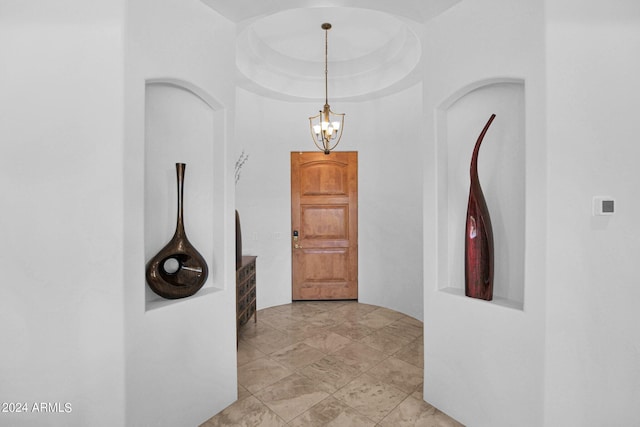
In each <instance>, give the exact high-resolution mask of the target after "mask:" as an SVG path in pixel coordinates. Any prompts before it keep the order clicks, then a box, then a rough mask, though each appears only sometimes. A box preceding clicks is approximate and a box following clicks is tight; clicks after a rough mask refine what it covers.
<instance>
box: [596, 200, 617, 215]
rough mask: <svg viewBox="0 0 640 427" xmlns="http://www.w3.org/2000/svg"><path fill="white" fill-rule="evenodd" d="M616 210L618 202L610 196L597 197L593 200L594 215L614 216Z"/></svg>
mask: <svg viewBox="0 0 640 427" xmlns="http://www.w3.org/2000/svg"><path fill="white" fill-rule="evenodd" d="M615 210H616V200H615V199H614V198H613V197H610V196H595V197H594V198H593V215H595V216H599V215H613V214H614V213H615Z"/></svg>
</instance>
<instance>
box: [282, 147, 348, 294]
mask: <svg viewBox="0 0 640 427" xmlns="http://www.w3.org/2000/svg"><path fill="white" fill-rule="evenodd" d="M357 154H358V153H356V152H338V153H336V152H333V153H331V154H329V155H325V154H324V153H322V152H306V153H299V152H296V153H291V225H292V245H291V250H292V281H293V283H292V296H293V300H305V299H306V300H309V299H312V300H313V299H357V298H358V188H357V187H358V180H357V174H358V156H357Z"/></svg>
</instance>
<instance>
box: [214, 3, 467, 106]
mask: <svg viewBox="0 0 640 427" xmlns="http://www.w3.org/2000/svg"><path fill="white" fill-rule="evenodd" d="M202 1H203V2H204V3H205V4H207V5H208V6H209V7H211V8H212V9H214V10H216V11H217V12H218V13H220V14H222V15H223V16H225V17H227V18H228V19H230V20H231V21H233V22H235V23H237V24H238V32H237V40H236V52H237V53H236V64H237V67H238V71H239V76H240V77H239V82H238V83H239V85H240V86H241V87H244V88H246V89H248V90H251V91H253V92H256V93H259V94H261V95H264V96H269V97H275V98H281V99H288V100H323V99H324V37H325V33H324V30H322V29H321V27H320V26H321V24H322V23H324V22H329V23H331V24H332V26H333V28H332V29H331V30H329V33H328V36H329V50H328V51H329V54H328V57H329V67H328V68H329V99H330V100H335V99H342V100H357V99H360V98H362V97H365V96H366V97H367V98H371V97H372V96H376V95H383V94H387V93H392V92H395V91H397V90H400V89H402V88H404V87H408V86H409V85H412V84H414V83H415V82H417V81H419V73H418V70H419V64H420V56H421V51H422V49H421V46H420V29H421V28H422V24H424V23H425V22H426V21H427V20H429V19H431V18H433V17H434V16H437V15H438V14H440V13H442V12H444V11H445V10H447V9H448V8H450V7H452V6H453V5H455V4H456V3H458V2H459V1H461V0H396V1H389V0H335V1H319V0H315V1H314V0H271V1H267V0H202Z"/></svg>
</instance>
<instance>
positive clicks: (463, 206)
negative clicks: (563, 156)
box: [436, 78, 526, 310]
mask: <svg viewBox="0 0 640 427" xmlns="http://www.w3.org/2000/svg"><path fill="white" fill-rule="evenodd" d="M524 96H525V86H524V81H523V80H521V79H511V78H504V79H502V78H497V79H490V80H484V81H481V82H477V83H474V84H471V85H469V86H467V87H464V88H462V89H461V90H459V91H457V92H456V93H454V94H452V95H451V96H450V97H449V98H448V99H447V100H445V101H444V102H443V103H442V104H441V105H440V107H439V108H438V109H437V111H436V138H437V153H438V154H437V156H438V157H437V162H436V164H437V169H438V171H437V180H438V190H437V195H438V196H437V200H438V253H439V257H438V290H439V291H441V292H443V293H447V294H451V295H456V296H462V297H463V298H466V297H465V292H464V281H465V278H464V232H465V220H466V212H467V199H468V196H469V165H470V162H471V154H472V152H473V146H474V144H475V142H476V139H477V138H478V135H479V134H480V131H481V130H482V128H483V127H484V125H485V123H486V121H487V120H488V119H489V117H490V116H491V114H493V113H495V114H496V118H495V120H494V122H493V124H492V125H491V127H490V128H489V131H488V132H487V134H486V136H485V138H484V142H483V143H482V147H481V149H480V155H479V157H478V174H479V177H480V185H481V186H482V190H483V193H484V195H485V198H486V201H487V206H488V208H489V213H490V215H491V222H492V226H493V235H494V250H495V254H494V256H495V258H494V269H495V270H494V291H493V300H492V301H490V303H492V304H495V305H500V306H504V307H509V308H514V309H519V310H523V308H524V270H525V257H524V255H525V201H526V194H525V191H526V185H525V184H526V183H525V165H526V162H525V160H526V159H525V155H526V150H525V107H524V105H525V104H524ZM467 299H469V300H474V301H482V302H485V301H483V300H477V299H472V298H467Z"/></svg>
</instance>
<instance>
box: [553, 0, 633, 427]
mask: <svg viewBox="0 0 640 427" xmlns="http://www.w3.org/2000/svg"><path fill="white" fill-rule="evenodd" d="M546 15H547V23H548V24H547V52H548V54H547V76H548V77H547V82H548V90H547V97H548V114H547V122H548V147H549V205H548V206H549V231H548V234H547V236H548V241H549V253H548V257H549V269H548V278H547V312H548V317H547V351H546V366H547V371H546V387H545V393H546V394H545V401H546V405H545V407H546V413H545V425H549V426H557V425H563V426H600V425H612V426H613V425H616V426H623V425H638V423H639V420H640V416H639V415H638V402H640V339H639V337H640V310H638V305H639V303H640V287H639V286H638V269H637V264H638V259H640V245H639V244H638V242H639V241H640V236H639V232H638V227H637V213H638V212H639V211H640V199H639V198H638V183H639V182H640V173H639V172H638V157H639V156H640V148H639V147H640V145H639V144H638V142H639V141H638V138H639V135H640V121H639V120H638V113H639V112H640V97H639V96H638V94H640V80H639V78H638V76H640V60H639V57H638V52H640V3H638V2H637V1H635V0H627V1H625V0H615V1H611V2H607V3H606V4H605V3H601V2H596V1H587V2H583V1H580V2H578V1H569V0H563V1H555V0H554V1H547V2H546ZM602 195H604V196H613V197H615V199H616V210H617V212H616V213H615V214H614V215H613V216H610V217H594V216H592V213H591V209H592V197H593V196H602Z"/></svg>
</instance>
